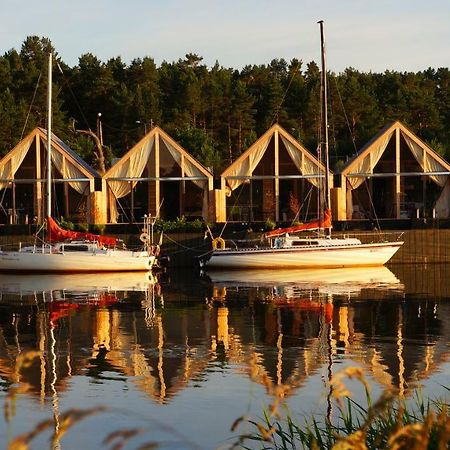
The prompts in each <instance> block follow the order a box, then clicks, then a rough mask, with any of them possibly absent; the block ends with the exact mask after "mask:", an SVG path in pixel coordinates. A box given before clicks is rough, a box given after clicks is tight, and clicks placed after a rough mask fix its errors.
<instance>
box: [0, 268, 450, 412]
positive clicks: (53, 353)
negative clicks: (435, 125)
mask: <svg viewBox="0 0 450 450" xmlns="http://www.w3.org/2000/svg"><path fill="white" fill-rule="evenodd" d="M416 275H417V274H415V273H413V274H412V275H411V276H413V277H416ZM233 276H234V277H235V278H234V279H233V278H232V274H225V273H223V272H222V273H220V274H217V276H216V277H215V276H214V275H211V276H210V277H209V278H208V279H206V280H202V281H198V280H195V286H192V280H191V285H190V286H191V288H190V289H186V286H184V287H183V286H181V287H178V288H177V287H176V286H175V285H173V284H171V283H170V282H166V283H165V284H163V285H162V286H161V285H160V283H159V282H158V281H157V280H156V279H154V278H150V279H145V280H142V279H139V278H136V279H135V280H132V279H131V278H130V276H129V275H128V276H127V277H125V278H124V279H123V280H122V281H121V282H119V280H116V282H114V281H113V280H111V281H110V282H108V283H104V282H103V284H104V285H102V284H101V283H100V282H99V281H98V279H97V280H96V282H94V283H93V282H92V281H91V285H89V283H88V282H87V280H86V279H84V281H83V283H81V281H80V278H78V279H72V280H70V279H69V278H66V279H65V280H58V279H48V280H47V281H46V282H47V284H48V288H47V289H46V288H45V286H44V285H43V283H44V280H43V279H41V280H40V281H39V282H40V283H41V284H39V285H38V284H37V280H31V281H32V282H31V283H30V278H29V277H27V278H26V279H23V280H22V279H14V280H12V281H11V277H9V278H8V280H6V279H2V278H1V277H0V288H1V290H2V291H1V292H2V294H1V295H2V299H1V303H0V307H1V308H2V312H1V314H0V376H1V379H2V380H3V383H4V385H5V386H6V388H7V389H9V390H11V389H13V388H14V389H17V387H18V386H19V387H20V392H22V393H28V394H29V395H31V396H33V397H34V398H36V399H39V400H40V401H42V402H44V401H51V402H53V404H54V409H55V410H57V409H58V405H57V398H58V393H61V392H63V391H64V390H66V389H68V387H69V385H70V382H71V378H72V377H74V376H85V377H89V378H90V379H92V380H94V381H95V382H98V383H102V382H106V381H108V380H111V379H123V380H126V381H128V382H130V383H133V384H134V385H135V386H136V387H137V388H138V389H139V390H140V391H141V392H143V393H145V394H146V395H147V396H148V397H149V398H150V399H151V400H152V401H154V402H156V403H166V402H169V401H170V400H171V398H173V396H174V395H177V393H179V392H180V391H182V390H183V389H185V388H187V387H189V386H192V385H197V384H201V383H203V382H206V381H205V380H206V379H207V377H208V373H209V372H210V371H211V370H214V369H215V368H217V367H224V366H227V367H233V368H235V370H236V371H237V372H238V373H243V374H246V375H245V376H251V377H252V378H253V379H254V380H255V381H256V382H258V383H261V384H264V382H265V381H264V380H267V379H270V380H271V381H272V383H274V384H275V385H278V386H282V387H285V388H288V389H289V392H290V395H294V394H295V392H296V391H297V390H298V389H299V388H300V387H302V386H304V385H305V383H306V382H307V381H308V380H309V379H310V377H312V376H314V375H318V376H322V378H325V379H327V378H328V377H329V376H330V375H331V374H332V373H333V372H335V371H336V370H337V367H336V368H335V367H333V364H335V363H336V361H338V360H343V359H345V360H347V361H350V362H351V363H352V364H355V365H362V366H363V367H364V368H365V369H366V370H367V372H368V373H369V374H370V375H371V376H372V377H373V379H374V380H376V382H378V383H379V384H381V385H382V386H384V387H388V388H397V389H398V390H399V391H400V393H401V394H402V395H406V394H407V393H408V392H409V390H410V389H411V388H413V387H414V385H415V383H416V382H417V381H418V380H421V379H427V378H428V377H430V376H431V375H432V374H433V373H434V372H435V371H437V370H439V367H440V366H441V365H442V364H443V363H444V362H445V361H447V360H448V357H449V348H448V342H449V337H450V329H449V326H450V325H449V323H450V322H449V317H450V314H449V313H450V304H449V303H448V302H446V301H445V300H440V299H439V297H435V296H433V295H426V293H422V294H421V296H418V295H417V292H416V296H415V297H412V296H411V297H408V298H407V297H405V292H407V291H408V289H409V288H408V284H407V280H406V281H405V279H402V282H400V280H399V278H398V277H397V276H396V275H394V274H393V273H392V272H390V271H389V270H388V269H385V268H383V270H382V271H368V272H366V274H365V275H364V273H363V272H361V271H354V272H353V273H351V272H350V273H349V272H348V271H345V272H344V271H341V272H336V271H330V272H327V274H326V275H324V274H323V273H322V274H319V273H317V271H316V272H315V273H310V274H308V273H307V272H298V271H290V272H289V273H284V272H282V271H281V272H278V273H277V272H270V273H267V272H266V273H265V274H261V273H253V274H250V273H242V272H240V273H238V274H234V275H233ZM323 280H326V281H323ZM125 281H126V283H127V285H123V283H124V282H125ZM61 283H62V284H61ZM77 283H78V284H81V285H82V287H81V288H80V287H78V286H77ZM92 283H93V285H92ZM121 283H122V285H121ZM133 283H135V286H132V285H133ZM433 285H435V283H434V284H433ZM60 286H65V288H61V287H60ZM183 292H184V293H183ZM27 354H29V355H31V356H30V358H29V363H27V364H21V363H20V362H19V363H18V361H20V359H21V357H23V356H26V355H27ZM336 366H337V365H336Z"/></svg>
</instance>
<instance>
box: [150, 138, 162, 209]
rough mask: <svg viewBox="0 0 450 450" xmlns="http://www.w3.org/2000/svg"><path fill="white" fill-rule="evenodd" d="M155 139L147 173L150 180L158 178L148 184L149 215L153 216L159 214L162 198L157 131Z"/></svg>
mask: <svg viewBox="0 0 450 450" xmlns="http://www.w3.org/2000/svg"><path fill="white" fill-rule="evenodd" d="M153 139H154V140H155V142H154V151H153V152H152V153H151V154H150V157H149V159H148V164H147V172H148V176H149V178H157V179H156V180H150V181H149V182H148V213H149V214H151V215H152V216H156V215H158V214H159V203H160V201H159V198H160V185H159V133H158V132H157V131H156V132H155V134H154V136H153Z"/></svg>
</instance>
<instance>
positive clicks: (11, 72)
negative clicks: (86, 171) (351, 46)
mask: <svg viewBox="0 0 450 450" xmlns="http://www.w3.org/2000/svg"><path fill="white" fill-rule="evenodd" d="M50 50H52V51H53V52H54V55H55V63H54V70H53V132H54V133H55V134H56V135H57V136H59V137H60V138H61V139H62V140H63V141H64V142H66V143H67V144H68V145H69V146H70V147H71V148H72V149H73V150H75V151H76V152H77V153H79V154H80V156H81V157H82V158H84V159H85V160H86V161H87V162H88V163H90V164H92V165H93V166H94V167H95V165H96V161H95V158H94V147H95V143H94V141H93V139H92V137H91V136H90V135H89V133H86V132H82V131H83V130H84V131H89V130H91V131H92V132H93V133H97V132H98V127H99V122H101V129H102V138H103V145H104V150H105V154H106V155H107V160H108V164H111V161H112V160H113V159H114V158H117V157H121V156H122V155H123V154H124V153H125V152H126V151H127V150H128V149H130V148H131V147H132V146H133V145H134V144H136V143H137V142H138V141H139V139H140V138H142V137H143V136H144V134H145V132H148V131H150V129H151V127H152V126H153V125H159V126H160V127H161V128H163V129H164V130H165V131H166V132H167V133H169V134H170V135H171V136H172V137H173V138H174V139H175V140H176V141H177V142H178V143H179V144H180V145H182V146H183V147H184V148H185V149H186V150H187V151H189V152H190V153H191V154H192V155H193V156H194V157H195V158H197V159H198V160H199V161H200V162H201V163H202V164H204V165H205V166H206V167H209V168H210V169H212V170H213V171H214V174H215V175H218V174H220V172H221V171H222V170H223V169H224V168H226V167H227V166H228V165H229V164H230V162H231V161H233V160H235V159H236V158H237V157H238V156H239V155H240V154H241V153H242V152H243V151H245V150H246V148H248V147H249V146H250V145H251V144H252V143H253V142H254V141H255V140H256V139H257V138H258V137H259V136H260V135H261V134H262V133H264V132H265V131H266V130H267V129H268V128H269V127H270V126H271V125H273V124H274V123H279V124H280V125H281V126H282V127H283V128H285V129H286V130H287V131H288V132H289V133H290V134H292V135H293V136H294V137H295V138H296V139H298V140H299V141H300V142H301V143H302V144H303V145H304V146H305V147H306V148H307V149H308V150H310V151H311V152H312V153H314V154H315V152H316V148H317V145H318V141H319V137H318V135H319V129H320V68H319V65H318V64H317V63H316V62H314V61H308V62H306V61H303V60H302V59H301V55H299V58H298V59H292V60H291V61H285V60H284V59H274V60H272V61H271V62H269V63H267V64H261V65H248V66H245V67H243V68H241V69H233V68H230V67H223V66H221V65H220V63H219V62H216V64H215V65H214V66H212V67H208V66H207V65H205V64H204V62H203V59H202V57H201V56H200V55H197V54H193V53H190V54H187V55H185V57H184V58H180V59H179V60H178V61H174V62H166V61H163V62H162V63H161V64H160V65H159V66H158V65H157V64H156V63H155V61H154V60H153V59H152V57H151V56H145V57H142V58H138V59H135V60H133V61H131V63H130V64H126V63H125V62H124V61H123V60H122V59H121V57H120V56H118V57H115V58H111V59H109V60H108V61H106V62H104V61H101V60H100V59H99V58H97V57H96V56H95V55H93V54H91V53H86V54H83V55H81V56H80V57H79V59H78V64H77V65H76V66H74V67H70V66H68V65H67V64H65V62H64V61H63V60H62V59H61V57H60V56H59V55H58V50H57V48H54V47H53V45H52V43H51V42H50V41H49V39H47V38H41V37H37V36H31V37H27V38H26V39H25V40H24V42H23V44H22V46H21V48H20V50H16V49H11V50H9V51H8V52H6V53H5V54H4V55H3V56H1V57H0V156H4V155H5V154H6V153H8V152H9V151H10V150H11V149H12V148H13V147H14V146H15V145H16V144H17V143H18V142H19V141H20V139H21V138H22V137H24V136H25V135H26V134H27V133H28V132H30V131H31V130H32V129H33V128H35V127H36V126H40V127H43V128H45V127H46V114H47V107H46V102H47V97H46V91H47V55H48V52H49V51H50ZM328 83H329V127H330V130H329V131H330V132H329V135H330V160H331V167H332V168H333V169H335V170H338V169H339V168H340V167H341V166H342V165H343V164H344V163H345V161H346V160H347V159H348V158H349V157H351V156H352V155H353V154H354V153H355V152H356V151H357V150H358V149H360V148H361V147H362V146H363V145H364V144H365V143H367V141H369V140H370V139H371V138H372V136H374V134H375V133H377V132H378V130H379V129H380V128H382V127H383V126H384V125H386V124H387V123H389V122H391V121H393V120H400V121H401V122H403V123H404V124H405V125H407V126H408V127H409V128H410V129H411V130H412V131H413V132H414V133H415V134H417V135H418V136H419V137H420V138H421V139H422V140H424V141H425V142H426V143H427V144H428V145H429V146H430V147H431V148H432V149H433V150H435V151H437V152H438V153H440V154H441V155H442V156H444V157H445V158H446V159H449V157H450V126H449V124H450V70H449V68H446V67H445V68H444V67H442V68H424V69H423V70H422V71H420V72H417V73H412V72H396V71H385V72H384V73H373V72H369V73H365V72H360V71H358V70H357V69H354V68H351V67H348V68H347V69H346V70H345V71H343V72H342V73H332V72H331V73H329V77H328Z"/></svg>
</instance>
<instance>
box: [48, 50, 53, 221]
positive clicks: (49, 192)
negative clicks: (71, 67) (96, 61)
mask: <svg viewBox="0 0 450 450" xmlns="http://www.w3.org/2000/svg"><path fill="white" fill-rule="evenodd" d="M52 57H53V55H52V52H50V54H49V57H48V86H47V210H46V213H47V217H51V215H52V187H51V179H52Z"/></svg>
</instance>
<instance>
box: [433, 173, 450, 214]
mask: <svg viewBox="0 0 450 450" xmlns="http://www.w3.org/2000/svg"><path fill="white" fill-rule="evenodd" d="M434 209H435V210H436V217H438V218H440V219H447V218H448V217H450V182H449V181H447V182H446V183H445V186H444V189H442V191H441V194H440V195H439V198H438V199H437V200H436V203H435V205H434Z"/></svg>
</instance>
